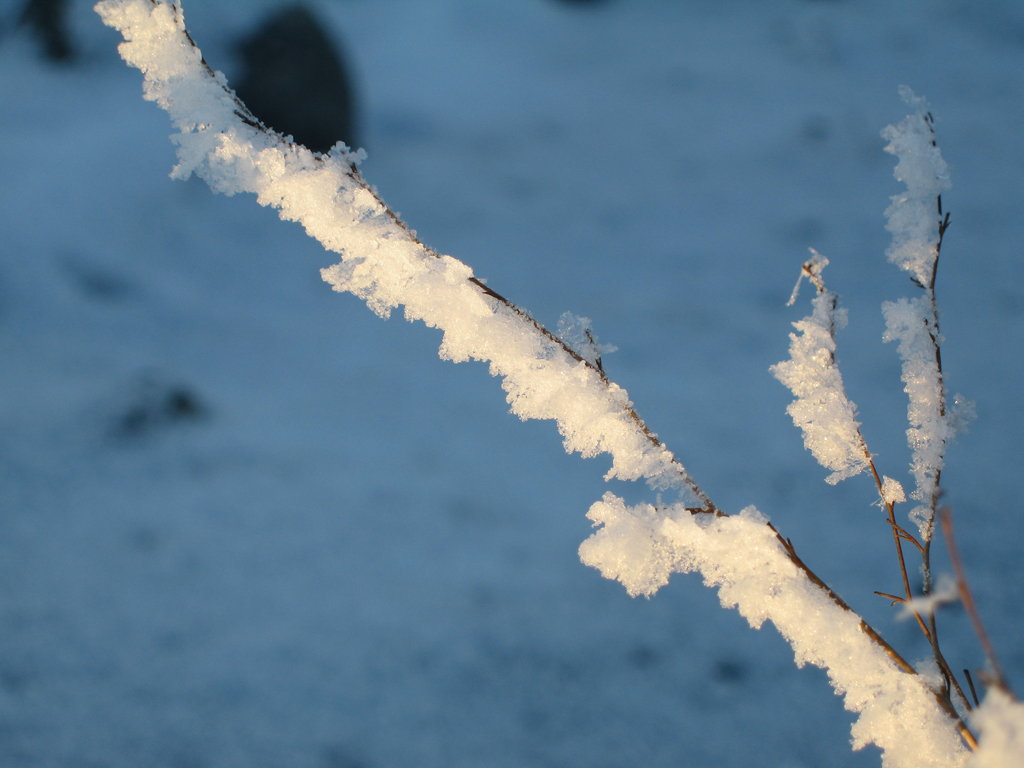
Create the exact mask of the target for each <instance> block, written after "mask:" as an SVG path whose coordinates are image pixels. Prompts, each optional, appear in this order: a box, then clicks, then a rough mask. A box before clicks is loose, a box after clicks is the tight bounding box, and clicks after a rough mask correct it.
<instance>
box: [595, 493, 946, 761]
mask: <svg viewBox="0 0 1024 768" xmlns="http://www.w3.org/2000/svg"><path fill="white" fill-rule="evenodd" d="M588 517H589V518H590V519H591V520H593V521H594V523H595V525H601V526H602V527H601V529H600V530H599V531H598V532H597V533H596V534H594V536H593V537H591V538H590V539H588V540H587V541H586V542H584V543H583V545H582V546H581V547H580V556H581V558H582V560H583V562H584V563H586V564H587V565H591V566H593V567H595V568H598V569H599V570H600V571H601V573H602V574H603V575H604V576H606V577H607V578H614V579H618V580H619V581H621V582H622V583H623V584H624V585H625V587H626V589H627V590H628V591H629V593H630V594H632V595H650V594H651V593H653V592H654V591H656V590H657V589H658V588H659V587H661V586H662V585H663V584H665V583H666V582H667V581H668V578H669V575H670V574H671V573H673V572H680V573H685V572H691V571H697V572H699V573H700V574H701V575H702V576H703V577H704V583H705V584H706V585H707V586H709V587H717V588H718V595H719V599H720V600H721V602H722V605H723V606H724V607H726V608H737V609H738V610H739V612H740V614H742V615H743V617H744V618H745V619H746V620H747V621H748V622H749V623H750V625H751V626H752V627H754V628H755V629H756V628H760V627H761V626H762V625H763V624H764V622H765V621H770V622H771V623H772V624H774V625H775V627H776V628H777V629H778V630H779V632H780V633H781V634H782V635H783V636H784V637H785V638H786V640H788V641H789V643H790V645H791V646H792V647H793V651H794V654H795V660H796V663H797V666H803V665H804V664H813V665H815V666H818V667H822V668H824V669H826V670H827V671H828V675H829V678H830V680H831V681H832V685H833V687H835V689H836V693H838V694H841V695H843V696H844V697H845V699H844V701H845V706H846V708H847V709H849V710H850V711H853V712H858V713H860V717H859V719H858V720H857V722H856V723H855V724H854V726H853V730H852V734H853V747H854V749H860V748H861V747H864V746H866V745H867V744H876V745H877V746H879V747H880V748H881V749H882V750H884V758H883V764H884V765H887V766H947V767H948V766H959V765H962V763H963V760H964V758H965V757H966V752H965V750H964V748H963V746H962V744H961V742H960V738H959V736H958V735H957V733H956V730H955V729H954V728H953V727H952V723H951V721H950V720H949V718H948V717H947V716H946V715H945V714H944V713H943V712H942V710H940V709H939V708H938V706H936V703H935V697H934V695H933V694H932V692H931V691H930V690H929V689H928V688H927V686H926V685H925V682H924V681H923V680H922V679H921V677H920V676H918V675H908V674H905V673H903V672H901V671H900V670H899V669H898V668H897V667H896V664H895V663H894V662H893V660H892V659H891V658H890V657H889V656H888V654H886V652H885V651H884V650H883V649H882V648H881V647H880V646H879V645H878V644H876V643H875V642H873V641H872V640H871V639H870V638H869V637H868V635H867V634H866V633H865V632H864V631H862V629H861V620H860V618H859V617H858V616H857V615H856V614H855V613H853V612H852V611H850V610H848V609H846V608H844V607H841V606H840V605H838V604H837V603H836V602H835V601H833V600H832V599H831V598H830V597H829V596H828V594H827V593H826V592H825V591H824V590H822V589H821V588H820V587H818V586H817V585H815V584H813V583H812V582H811V581H810V580H809V579H808V578H807V576H806V574H805V573H804V571H802V570H801V569H800V568H799V567H798V566H797V565H796V564H795V563H794V562H793V561H792V560H791V559H790V558H789V557H788V556H787V554H786V552H785V551H784V550H783V548H782V547H781V546H780V545H779V540H778V538H777V536H776V534H775V532H774V531H773V530H772V529H771V528H769V527H768V526H767V525H765V522H766V518H765V517H764V516H763V515H762V514H761V513H760V512H758V511H757V510H756V509H754V508H753V507H748V508H747V509H745V510H743V512H741V513H740V514H739V515H734V516H731V517H729V516H721V517H718V516H712V515H692V514H690V512H689V511H687V510H686V509H685V508H683V507H681V506H679V505H675V506H671V507H668V508H666V509H655V508H654V507H652V506H651V505H649V504H641V505H638V506H636V507H627V506H626V504H625V502H624V501H623V500H622V499H619V498H617V497H615V496H614V495H612V494H610V493H608V494H605V497H604V499H603V500H602V501H600V502H598V503H597V504H595V505H594V506H593V507H591V510H590V512H589V513H588Z"/></svg>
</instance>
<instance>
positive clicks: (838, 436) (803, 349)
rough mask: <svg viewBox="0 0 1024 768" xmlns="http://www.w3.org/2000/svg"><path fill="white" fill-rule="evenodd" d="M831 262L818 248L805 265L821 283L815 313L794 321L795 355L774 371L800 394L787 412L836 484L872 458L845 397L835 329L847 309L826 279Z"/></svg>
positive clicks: (842, 323) (791, 351)
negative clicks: (823, 273)
mask: <svg viewBox="0 0 1024 768" xmlns="http://www.w3.org/2000/svg"><path fill="white" fill-rule="evenodd" d="M827 264H828V259H825V258H823V257H821V256H820V255H819V254H817V253H816V252H814V258H813V259H812V260H811V261H809V262H807V264H806V265H805V269H806V270H807V271H808V272H809V273H810V274H811V275H812V277H813V278H814V279H815V280H816V281H817V282H818V284H819V285H821V288H820V289H819V291H818V295H817V296H816V297H815V299H814V301H813V306H814V313H813V314H812V315H811V316H810V317H805V318H804V319H803V320H801V321H799V322H797V323H793V326H794V327H795V328H796V329H797V331H799V332H800V333H799V335H798V334H796V333H791V334H790V335H789V339H790V345H789V356H790V359H789V360H785V361H783V362H781V363H778V364H777V365H774V366H772V368H771V371H772V373H773V374H774V375H775V378H777V379H778V380H779V381H781V382H782V383H783V384H785V385H786V386H787V387H789V389H790V390H791V391H792V392H793V394H794V395H796V400H794V401H793V402H792V403H790V405H789V407H788V408H787V409H786V412H787V413H788V414H789V415H790V416H791V417H792V418H793V423H794V424H795V425H796V426H797V427H799V428H800V430H801V431H802V432H803V434H804V445H805V446H807V449H808V450H809V451H810V452H811V453H812V454H814V458H815V459H817V460H818V463H819V464H821V465H822V466H823V467H825V468H826V469H831V470H832V474H831V475H829V476H828V477H827V478H825V479H826V481H827V482H829V483H832V484H835V483H838V482H839V481H840V480H845V479H846V478H848V477H853V476H854V475H858V474H860V473H861V472H863V471H864V470H865V469H867V467H868V460H869V456H868V452H867V448H866V447H865V446H864V440H863V438H862V437H861V433H860V424H859V423H858V422H857V420H856V418H855V417H856V413H857V409H856V406H855V405H854V404H853V403H852V402H851V401H850V399H849V398H848V397H847V396H846V389H845V388H844V387H843V377H842V374H840V372H839V366H838V365H837V364H836V356H835V354H836V331H837V330H839V329H841V328H842V327H843V326H845V325H846V311H845V310H843V309H841V308H840V307H838V297H837V296H836V294H834V293H832V292H831V291H827V290H825V289H824V284H822V283H821V271H822V270H823V269H824V268H825V266H826V265H827ZM799 285H800V284H799V283H797V287H798V288H799ZM793 295H794V297H795V296H796V290H795V289H794V291H793Z"/></svg>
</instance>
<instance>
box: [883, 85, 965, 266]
mask: <svg viewBox="0 0 1024 768" xmlns="http://www.w3.org/2000/svg"><path fill="white" fill-rule="evenodd" d="M900 95H901V96H902V97H903V100H904V101H905V102H906V103H907V104H908V105H909V106H910V107H911V108H913V110H914V114H912V115H908V116H907V117H906V118H904V119H903V120H902V121H901V122H900V124H899V125H896V126H892V125H890V126H888V127H886V128H885V129H884V130H883V131H882V138H884V139H885V140H886V141H888V142H889V144H888V145H887V146H886V148H885V151H886V152H891V153H892V154H894V155H896V156H897V157H898V158H899V163H898V164H897V165H896V169H895V170H894V171H893V174H894V175H895V176H896V179H897V180H899V181H902V182H903V183H905V184H906V185H907V191H906V193H904V194H902V195H895V196H894V197H893V198H892V205H890V206H889V208H888V209H887V210H886V212H885V215H886V217H887V218H888V220H889V223H888V225H887V229H888V230H889V231H890V232H892V235H893V241H892V245H891V246H890V247H889V249H888V250H887V251H886V254H887V255H888V256H889V260H890V261H892V263H893V264H895V265H896V266H898V267H899V268H900V269H905V270H906V271H908V272H909V273H910V274H911V275H912V276H913V277H914V278H915V279H916V280H917V281H918V282H919V283H920V284H921V285H922V286H926V285H928V284H929V283H930V282H931V279H932V274H933V272H934V268H935V260H936V258H937V257H938V251H937V246H938V242H939V234H938V226H937V221H938V218H939V215H938V210H937V209H938V206H937V203H936V201H937V199H938V197H939V196H940V195H941V194H942V193H943V192H944V191H945V190H947V189H949V188H950V187H951V186H952V185H951V184H950V180H949V169H948V168H947V166H946V161H945V160H943V159H942V154H941V153H940V152H939V148H938V146H936V144H935V133H934V131H933V130H932V116H931V113H930V112H929V111H928V102H927V101H925V99H923V98H921V97H918V96H915V95H914V92H913V91H911V90H910V89H909V88H907V87H906V86H902V87H901V88H900Z"/></svg>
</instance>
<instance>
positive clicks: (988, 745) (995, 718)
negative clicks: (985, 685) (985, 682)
mask: <svg viewBox="0 0 1024 768" xmlns="http://www.w3.org/2000/svg"><path fill="white" fill-rule="evenodd" d="M970 723H971V725H972V726H974V727H975V728H976V729H977V730H978V731H979V732H980V735H979V738H978V745H979V749H978V751H977V752H975V753H974V754H972V755H971V756H970V757H969V758H968V760H967V762H966V763H965V768H1021V766H1024V704H1022V703H1021V702H1020V701H1018V700H1016V699H1014V698H1011V697H1010V696H1008V695H1007V694H1006V693H1004V692H1003V691H1001V690H1000V689H999V688H997V687H995V686H993V687H992V688H990V689H989V692H988V694H987V695H986V696H985V700H984V701H983V702H982V703H981V706H980V707H978V708H976V709H975V710H974V712H972V713H971V718H970Z"/></svg>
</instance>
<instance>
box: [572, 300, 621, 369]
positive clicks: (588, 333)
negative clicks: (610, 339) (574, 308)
mask: <svg viewBox="0 0 1024 768" xmlns="http://www.w3.org/2000/svg"><path fill="white" fill-rule="evenodd" d="M558 336H559V338H560V339H561V340H562V341H564V342H565V343H566V344H568V345H569V347H570V348H571V349H572V351H573V352H575V353H576V354H577V355H579V356H580V357H582V358H583V359H584V360H586V361H587V362H588V363H590V364H592V365H597V362H598V361H599V360H600V359H601V358H602V357H603V356H604V355H610V354H611V353H612V352H617V351H618V347H616V346H614V345H612V344H598V343H597V336H595V335H594V331H593V325H592V324H591V322H590V318H589V317H578V316H576V315H574V314H573V313H572V312H563V313H562V316H561V317H560V318H558Z"/></svg>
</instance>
